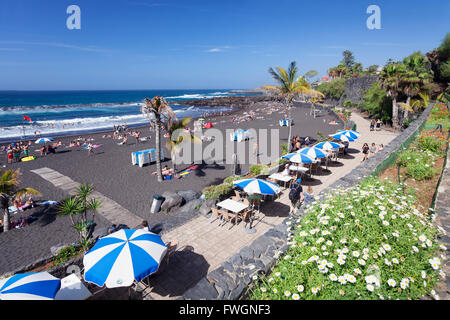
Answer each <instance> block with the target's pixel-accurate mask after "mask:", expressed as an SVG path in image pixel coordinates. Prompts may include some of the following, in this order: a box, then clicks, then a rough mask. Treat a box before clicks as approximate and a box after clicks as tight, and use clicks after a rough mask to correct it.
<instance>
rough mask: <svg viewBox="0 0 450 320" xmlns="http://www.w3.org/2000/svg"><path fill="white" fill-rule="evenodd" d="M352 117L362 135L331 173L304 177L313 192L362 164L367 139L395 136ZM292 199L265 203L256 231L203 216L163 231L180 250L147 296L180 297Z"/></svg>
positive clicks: (278, 217)
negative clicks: (227, 224)
mask: <svg viewBox="0 0 450 320" xmlns="http://www.w3.org/2000/svg"><path fill="white" fill-rule="evenodd" d="M351 120H353V121H354V122H355V123H356V125H357V131H358V132H360V133H361V137H360V138H359V139H358V140H356V141H354V142H352V143H351V144H350V147H349V148H350V149H349V151H350V153H349V155H347V156H345V157H344V158H340V159H339V162H338V164H337V165H336V164H334V165H333V164H331V166H329V167H328V169H329V170H330V171H331V172H328V173H329V174H327V175H324V174H323V173H322V174H320V173H319V176H316V175H313V179H312V180H308V179H305V183H304V185H305V186H308V185H312V188H313V193H314V194H318V193H319V192H320V191H321V190H322V189H324V188H326V187H327V186H329V185H330V184H332V183H333V182H334V181H336V180H338V179H339V178H341V177H342V176H345V175H346V174H348V173H349V172H350V171H351V170H352V169H353V168H355V167H357V166H358V165H359V164H360V162H361V159H362V152H361V149H362V146H363V144H364V143H368V144H369V146H370V145H371V144H372V143H375V144H376V145H377V146H379V144H384V145H386V144H388V143H389V142H390V141H391V140H392V139H394V138H395V137H396V134H394V133H392V132H389V131H386V130H381V131H372V132H371V131H370V130H369V121H368V120H366V119H364V118H363V117H362V116H361V115H359V114H352V117H351ZM324 172H325V171H324ZM318 180H319V181H320V182H319V181H318ZM318 182H319V183H318ZM289 202H290V201H289V199H288V192H287V191H284V192H283V194H282V195H281V196H280V198H278V199H277V200H276V201H274V202H273V203H268V204H267V205H265V206H264V208H262V209H261V210H262V213H260V214H259V217H260V218H262V220H261V221H260V222H256V223H255V225H254V227H255V229H256V232H255V233H253V234H248V233H246V231H245V229H244V227H243V225H242V223H241V224H238V225H237V226H234V227H233V228H232V229H231V230H228V226H225V227H219V226H218V221H216V222H213V223H211V221H212V220H213V219H207V218H205V217H202V216H200V217H198V218H196V219H194V220H192V221H190V222H189V223H187V224H185V225H183V226H180V227H178V228H176V229H174V230H172V231H170V232H168V233H165V234H163V235H162V237H163V239H164V240H165V241H170V240H173V239H177V240H178V243H179V252H177V253H176V254H175V255H174V258H171V260H170V262H169V265H168V266H162V268H161V272H160V273H159V274H157V275H154V276H152V277H151V280H150V285H151V286H150V288H148V289H146V290H145V291H144V293H143V295H144V298H145V299H175V298H178V297H179V296H181V295H182V294H183V293H184V292H185V291H186V290H187V289H189V288H190V287H192V286H193V285H194V284H195V283H196V282H198V280H200V279H201V277H202V276H204V275H205V274H207V273H208V272H210V271H212V270H214V269H216V268H217V267H219V266H220V265H221V264H222V263H223V262H225V261H226V260H228V259H229V258H230V257H231V256H232V255H234V254H235V253H237V252H239V251H240V250H241V249H242V248H243V247H245V246H247V245H249V244H251V243H252V242H253V241H254V240H255V239H256V238H258V237H259V236H261V235H262V234H264V233H265V232H266V231H268V230H269V229H271V228H272V227H273V226H275V225H277V224H280V223H281V222H282V221H283V220H284V219H285V218H286V217H287V216H288V212H289Z"/></svg>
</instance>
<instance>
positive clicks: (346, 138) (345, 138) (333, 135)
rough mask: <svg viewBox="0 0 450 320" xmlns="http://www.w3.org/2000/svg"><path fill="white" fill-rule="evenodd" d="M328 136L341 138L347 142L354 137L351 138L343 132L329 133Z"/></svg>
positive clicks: (335, 138)
mask: <svg viewBox="0 0 450 320" xmlns="http://www.w3.org/2000/svg"><path fill="white" fill-rule="evenodd" d="M330 137H332V138H333V139H334V140H341V141H348V142H352V141H355V139H353V138H352V137H349V136H346V135H345V134H343V133H334V134H330Z"/></svg>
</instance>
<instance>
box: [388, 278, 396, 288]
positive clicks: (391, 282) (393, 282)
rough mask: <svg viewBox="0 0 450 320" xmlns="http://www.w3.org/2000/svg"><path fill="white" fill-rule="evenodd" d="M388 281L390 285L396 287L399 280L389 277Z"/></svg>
mask: <svg viewBox="0 0 450 320" xmlns="http://www.w3.org/2000/svg"><path fill="white" fill-rule="evenodd" d="M387 283H388V285H389V286H390V287H393V288H394V287H395V286H396V284H397V282H395V280H394V279H388V281H387Z"/></svg>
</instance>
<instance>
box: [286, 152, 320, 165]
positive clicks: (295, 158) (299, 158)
mask: <svg viewBox="0 0 450 320" xmlns="http://www.w3.org/2000/svg"><path fill="white" fill-rule="evenodd" d="M283 159H288V160H289V161H290V162H294V163H312V162H313V161H314V158H312V157H310V156H308V155H307V154H303V153H298V152H294V153H289V154H287V155H285V156H283Z"/></svg>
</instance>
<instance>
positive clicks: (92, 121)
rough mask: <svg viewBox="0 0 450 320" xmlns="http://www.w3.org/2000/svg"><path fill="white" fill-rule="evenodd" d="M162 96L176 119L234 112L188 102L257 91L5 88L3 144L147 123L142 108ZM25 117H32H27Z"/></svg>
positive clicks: (0, 121) (0, 115)
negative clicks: (18, 139)
mask: <svg viewBox="0 0 450 320" xmlns="http://www.w3.org/2000/svg"><path fill="white" fill-rule="evenodd" d="M158 95H159V96H163V97H165V98H166V100H167V101H168V102H169V103H170V105H171V107H172V109H173V110H174V111H175V113H176V114H177V117H179V118H182V117H186V116H193V117H196V116H205V115H208V114H211V113H216V112H220V111H229V110H230V107H229V106H223V107H216V108H212V107H194V106H189V105H185V104H183V101H186V100H193V99H206V98H213V97H227V96H245V95H255V94H254V93H245V92H243V91H242V90H237V89H233V90H231V89H227V90H225V89H215V90H123V91H0V142H2V141H3V142H4V141H11V140H14V139H17V138H20V137H22V136H23V135H24V129H25V136H26V137H27V138H32V137H34V136H35V134H40V135H42V136H62V135H71V134H80V133H87V132H97V131H103V130H109V129H111V128H112V127H113V125H119V124H127V125H128V126H130V127H133V126H139V125H145V124H147V123H148V119H146V118H145V117H144V116H143V115H142V114H141V112H140V108H141V104H142V103H143V102H142V101H143V99H144V98H153V97H155V96H158ZM24 115H26V116H27V117H29V118H31V120H32V121H31V122H30V121H23V119H24V117H23V116H24Z"/></svg>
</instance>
